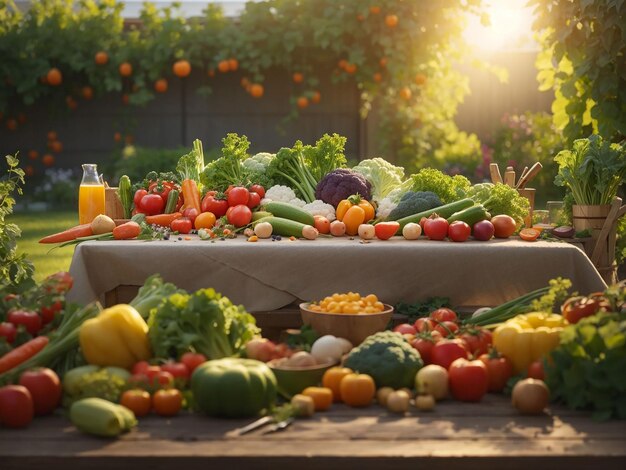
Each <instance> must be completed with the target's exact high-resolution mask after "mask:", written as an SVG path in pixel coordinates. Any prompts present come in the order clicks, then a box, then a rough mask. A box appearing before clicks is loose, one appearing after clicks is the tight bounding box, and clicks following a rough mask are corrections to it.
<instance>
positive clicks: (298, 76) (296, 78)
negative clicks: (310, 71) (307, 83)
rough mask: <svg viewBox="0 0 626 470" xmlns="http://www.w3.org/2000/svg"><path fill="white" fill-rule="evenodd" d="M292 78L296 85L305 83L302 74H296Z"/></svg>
mask: <svg viewBox="0 0 626 470" xmlns="http://www.w3.org/2000/svg"><path fill="white" fill-rule="evenodd" d="M292 78H293V82H294V83H302V82H303V81H304V75H303V74H301V73H300V72H296V73H294V74H293V77H292Z"/></svg>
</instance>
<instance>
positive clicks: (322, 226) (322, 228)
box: [313, 215, 330, 234]
mask: <svg viewBox="0 0 626 470" xmlns="http://www.w3.org/2000/svg"><path fill="white" fill-rule="evenodd" d="M313 220H314V221H315V224H314V226H315V228H316V229H317V231H318V232H319V233H324V234H326V233H330V221H329V220H328V219H327V218H326V217H324V216H323V215H314V216H313Z"/></svg>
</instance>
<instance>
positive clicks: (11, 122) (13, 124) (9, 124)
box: [5, 118, 17, 131]
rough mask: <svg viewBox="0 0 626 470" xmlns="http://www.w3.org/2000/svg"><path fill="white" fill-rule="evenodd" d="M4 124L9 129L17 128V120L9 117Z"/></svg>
mask: <svg viewBox="0 0 626 470" xmlns="http://www.w3.org/2000/svg"><path fill="white" fill-rule="evenodd" d="M5 125H6V126H7V129H9V130H10V131H14V130H16V129H17V120H15V119H13V118H9V119H7V122H6V123H5Z"/></svg>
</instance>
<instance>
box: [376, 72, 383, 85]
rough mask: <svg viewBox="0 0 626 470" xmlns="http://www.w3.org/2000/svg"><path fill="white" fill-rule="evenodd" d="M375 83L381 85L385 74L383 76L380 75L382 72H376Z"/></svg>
mask: <svg viewBox="0 0 626 470" xmlns="http://www.w3.org/2000/svg"><path fill="white" fill-rule="evenodd" d="M374 81H375V82H376V83H380V82H382V81H383V74H382V73H380V72H376V73H375V74H374Z"/></svg>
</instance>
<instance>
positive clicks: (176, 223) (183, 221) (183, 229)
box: [170, 217, 192, 235]
mask: <svg viewBox="0 0 626 470" xmlns="http://www.w3.org/2000/svg"><path fill="white" fill-rule="evenodd" d="M191 227H192V224H191V220H190V219H188V218H187V217H180V218H178V219H174V220H172V223H171V224H170V228H171V229H172V231H173V232H178V233H181V234H183V235H185V234H187V233H189V232H191Z"/></svg>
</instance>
